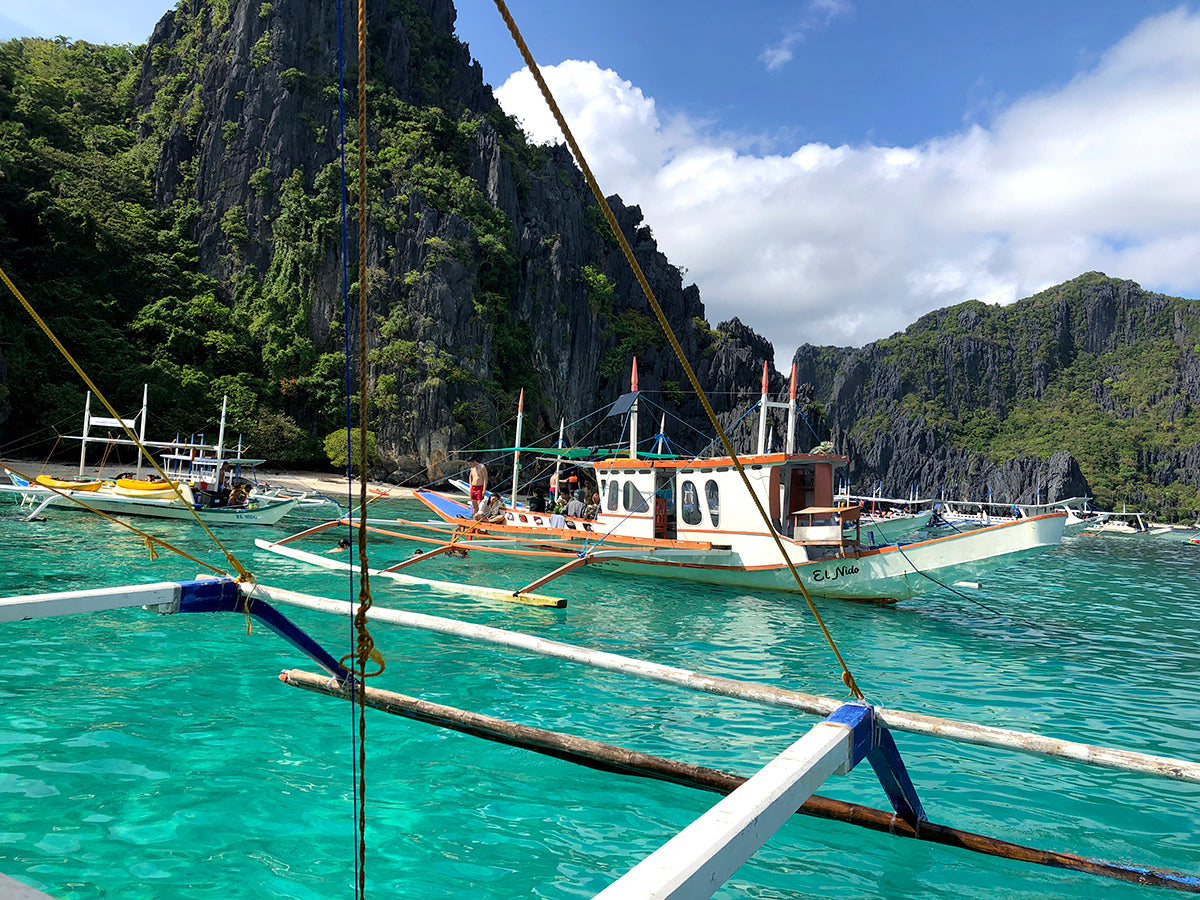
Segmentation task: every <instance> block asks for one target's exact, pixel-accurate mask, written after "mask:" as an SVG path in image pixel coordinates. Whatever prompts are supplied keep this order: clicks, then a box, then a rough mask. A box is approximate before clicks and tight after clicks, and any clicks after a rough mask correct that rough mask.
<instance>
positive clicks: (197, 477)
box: [0, 387, 324, 525]
mask: <svg viewBox="0 0 1200 900" xmlns="http://www.w3.org/2000/svg"><path fill="white" fill-rule="evenodd" d="M146 395H147V390H146V388H145V387H143V389H142V408H141V410H140V411H139V412H138V413H137V414H136V415H135V416H134V417H133V418H132V419H124V418H108V417H100V416H93V415H92V412H91V392H90V391H89V392H88V395H87V400H86V401H85V404H84V411H83V433H82V434H81V435H77V436H75V437H74V439H75V440H78V441H80V452H79V475H78V476H77V477H74V478H52V477H50V476H48V475H38V476H37V477H36V478H25V477H22V476H21V475H19V474H18V473H16V472H13V471H12V470H10V469H5V470H4V471H5V473H6V474H7V476H8V479H9V481H10V484H8V485H3V486H0V490H3V491H4V492H6V493H16V494H18V495H20V497H21V498H22V502H24V503H25V504H27V505H29V506H31V507H33V511H32V512H31V513H29V515H28V518H30V519H35V518H37V517H39V516H40V515H41V514H42V513H43V512H44V511H45V510H46V509H47V508H49V507H54V508H56V509H81V510H85V511H92V512H101V513H105V514H108V515H120V516H142V517H148V518H155V519H182V520H189V521H195V518H196V515H199V516H200V518H201V520H202V521H204V522H205V523H206V524H223V525H224V524H238V525H274V524H276V523H278V522H279V520H280V519H282V518H283V517H284V516H286V515H287V514H288V513H289V512H291V511H292V509H293V508H294V507H295V506H296V505H297V503H299V502H301V501H300V500H299V499H298V498H295V497H269V496H262V495H261V494H257V493H256V492H255V491H254V486H253V482H252V481H251V480H249V479H246V478H244V477H242V472H243V471H248V472H253V468H254V466H256V465H259V464H260V463H262V462H264V460H254V459H243V458H241V457H240V455H239V456H238V457H231V458H230V457H225V456H224V439H225V405H224V404H222V407H221V427H220V433H219V436H218V439H217V443H216V444H215V445H209V444H206V443H204V435H201V436H200V439H199V442H197V441H196V440H195V437H194V436H193V437H192V439H191V440H189V441H186V442H185V441H181V440H178V439H176V440H175V441H170V442H151V441H146V440H144V436H145V430H146V400H147V396H146ZM96 427H107V428H122V429H123V430H127V431H128V432H129V433H130V434H132V433H134V430H135V429H136V430H137V431H138V432H139V433H140V437H139V440H138V441H134V440H131V439H126V438H112V437H97V436H95V435H94V434H92V429H93V428H96ZM89 443H105V444H110V445H111V444H138V443H140V444H142V445H143V446H147V447H158V448H163V452H162V454H161V456H162V460H163V465H162V471H163V473H164V474H165V475H166V476H167V479H168V480H166V481H163V480H161V479H158V478H154V479H145V478H142V477H140V475H141V457H140V456H139V458H138V466H137V470H136V472H132V473H127V475H125V476H119V477H117V478H115V479H101V478H90V477H86V476H84V474H83V472H84V469H85V467H86V460H87V447H88V444H89ZM239 450H240V446H239ZM129 475H133V476H134V477H128V476H129ZM322 502H324V501H322Z"/></svg>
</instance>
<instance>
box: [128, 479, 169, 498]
mask: <svg viewBox="0 0 1200 900" xmlns="http://www.w3.org/2000/svg"><path fill="white" fill-rule="evenodd" d="M175 484H179V482H178V481H176V482H175ZM117 487H119V488H124V489H125V490H127V491H166V492H167V493H168V494H170V495H171V496H175V492H174V491H173V490H172V489H171V488H172V485H171V484H169V483H168V482H166V481H140V480H139V479H136V478H118V479H117Z"/></svg>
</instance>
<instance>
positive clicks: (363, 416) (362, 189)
mask: <svg viewBox="0 0 1200 900" xmlns="http://www.w3.org/2000/svg"><path fill="white" fill-rule="evenodd" d="M340 8H341V7H340V3H339V12H340ZM341 34H342V32H341V29H340V27H339V30H338V42H339V44H338V46H339V57H340V47H341V39H342V38H341ZM340 95H341V85H340V83H339V96H340ZM342 145H343V153H342V170H343V176H342V177H343V184H344V183H345V151H344V147H345V125H344V118H343V137H342ZM344 197H345V191H344V190H343V198H344ZM343 222H344V214H343ZM342 240H343V248H344V247H345V228H344V227H343V238H342ZM345 258H346V257H345V254H344V253H343V272H345V262H344V260H345ZM346 316H347V317H349V307H348V304H347V309H346ZM346 330H347V332H348V331H349V328H347V329H346ZM346 365H347V375H349V354H348V353H347V363H346ZM346 392H347V413H349V405H350V403H349V392H350V380H349V377H347V380H346ZM358 427H359V448H358V449H359V459H358V466H359V469H358V475H359V501H358V508H359V515H358V572H359V592H358V611H357V613H356V614H355V616H354V637H355V643H354V652H353V653H351V654H347V655H346V656H344V657H343V658H342V660H341V664H342V666H343V667H346V668H350V669H351V671H352V672H355V673H356V674H357V676H358V732H357V740H358V758H357V769H356V773H355V774H356V781H357V785H356V787H357V791H356V806H357V813H358V815H357V819H356V823H355V827H356V836H357V839H358V840H357V849H356V859H357V864H358V865H357V873H356V876H357V877H356V885H355V896H356V897H358V898H360V900H363V898H365V897H366V892H367V869H366V855H367V741H366V737H367V702H366V691H365V690H363V685H364V684H365V680H366V679H367V678H370V677H374V676H376V675H379V674H381V673H382V672H383V670H384V662H383V656H382V655H381V654H380V653H379V651H378V650H377V649H376V648H375V641H374V640H373V639H372V637H371V632H370V629H369V628H368V627H367V611H368V610H369V609H370V608H371V576H370V571H369V568H368V559H367V513H366V510H367V4H366V0H358ZM346 435H347V443H348V444H349V445H350V447H353V442H352V441H350V437H349V435H350V428H349V427H347V429H346ZM349 456H350V454H349V453H348V454H347V459H349ZM347 469H349V463H347ZM347 474H348V475H349V472H347ZM351 658H352V659H353V661H354V662H353V665H352V666H349V667H347V666H346V660H348V659H351ZM368 661H370V662H373V663H374V664H375V665H377V666H378V669H377V670H376V671H374V672H370V673H368V672H367V662H368ZM355 666H357V668H354V667H355Z"/></svg>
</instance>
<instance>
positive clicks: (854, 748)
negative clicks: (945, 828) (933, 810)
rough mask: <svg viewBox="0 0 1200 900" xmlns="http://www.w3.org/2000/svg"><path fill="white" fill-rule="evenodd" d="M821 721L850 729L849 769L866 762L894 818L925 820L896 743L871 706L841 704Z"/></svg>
mask: <svg viewBox="0 0 1200 900" xmlns="http://www.w3.org/2000/svg"><path fill="white" fill-rule="evenodd" d="M825 721H826V722H829V723H831V724H836V725H843V726H845V727H847V728H849V729H850V768H851V769H853V768H854V767H855V766H856V765H858V764H859V763H860V762H862V761H863V759H866V760H867V762H869V763H870V764H871V768H872V769H874V770H875V777H876V778H878V779H879V784H880V785H881V786H882V787H883V790H884V792H885V793H886V794H887V797H888V800H889V801H890V802H891V804H892V809H894V810H895V811H896V814H897V815H898V816H900V817H901V818H904V819H908V820H909V821H911V822H924V821H926V819H927V817H926V815H925V809H924V807H922V806H921V801H920V799H919V798H918V797H917V789H916V787H914V786H913V783H912V779H911V778H909V777H908V769H906V768H905V767H904V760H903V759H901V758H900V750H899V748H897V747H896V741H895V740H894V739H893V738H892V733H891V732H890V731H888V729H887V726H886V725H885V724H883V722H881V721H880V720H879V719H878V718H877V717H876V715H875V707H873V706H871V705H870V704H867V703H845V704H843V705H842V706H840V707H838V708H837V709H836V710H834V711H833V713H831V714H830V715H829V716H828V717H827V718H826V719H825Z"/></svg>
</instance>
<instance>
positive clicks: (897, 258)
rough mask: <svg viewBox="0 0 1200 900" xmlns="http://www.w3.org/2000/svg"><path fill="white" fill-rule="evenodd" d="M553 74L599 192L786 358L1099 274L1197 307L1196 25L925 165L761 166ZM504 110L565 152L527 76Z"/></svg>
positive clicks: (1127, 54) (1110, 63)
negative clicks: (632, 208) (1191, 300)
mask: <svg viewBox="0 0 1200 900" xmlns="http://www.w3.org/2000/svg"><path fill="white" fill-rule="evenodd" d="M544 72H545V75H546V78H547V80H548V82H549V84H550V86H551V89H552V90H553V91H554V92H555V95H556V97H557V99H558V101H559V103H560V104H561V105H562V107H563V110H564V112H565V114H566V116H567V120H568V122H570V123H571V127H572V129H573V131H574V133H575V136H576V138H577V139H578V140H579V142H580V144H581V146H582V147H583V150H584V153H585V154H586V155H587V157H588V161H589V163H590V164H591V166H592V168H593V171H594V172H595V173H596V176H597V178H598V179H599V181H600V184H601V187H602V188H603V189H604V190H605V191H606V192H607V193H619V194H620V195H621V196H622V197H623V198H624V199H625V201H626V202H629V203H637V204H639V205H640V206H641V207H642V210H643V212H644V213H645V215H646V221H647V224H649V225H650V226H651V227H652V228H653V230H654V234H655V237H656V238H657V239H658V241H659V245H660V247H661V248H662V249H663V251H664V252H665V253H666V254H667V255H668V257H669V258H670V259H671V261H672V262H673V263H675V264H677V265H682V266H686V267H687V268H688V270H689V277H690V278H692V279H694V280H695V281H696V283H697V284H698V285H699V286H700V288H701V291H702V296H703V299H704V303H705V306H706V308H707V310H708V316H709V320H710V321H712V322H717V321H721V320H723V319H726V318H729V317H730V316H733V315H737V316H739V317H740V318H741V319H742V320H743V321H744V322H746V323H747V324H748V325H750V326H751V327H752V328H754V329H755V330H756V331H758V332H760V333H761V334H763V335H765V336H766V337H767V338H769V339H770V340H772V341H773V342H774V343H775V347H776V350H777V352H778V355H779V358H780V360H787V359H789V358H790V355H791V353H792V351H793V349H794V348H795V347H796V346H797V345H798V344H800V343H802V342H805V341H807V342H812V343H832V344H855V345H858V344H862V343H865V342H867V341H870V340H873V339H876V338H879V337H883V336H886V335H888V334H891V333H892V332H894V331H897V330H900V329H902V328H903V327H905V326H906V325H907V324H909V323H911V322H912V321H913V320H915V319H916V318H917V317H918V316H920V315H922V314H923V313H925V312H928V311H929V310H931V309H935V308H938V307H941V306H945V305H948V304H951V303H957V302H960V301H962V300H965V299H968V298H977V299H980V300H985V301H988V302H998V303H1006V302H1011V301H1012V300H1015V299H1018V298H1020V297H1025V296H1029V295H1030V294H1033V293H1035V292H1037V291H1039V290H1041V289H1043V288H1045V287H1048V286H1050V285H1052V284H1056V283H1058V282H1061V281H1064V280H1066V279H1069V278H1072V277H1074V276H1075V275H1078V274H1080V273H1082V272H1085V271H1088V270H1091V269H1097V270H1101V271H1105V272H1108V273H1109V274H1110V275H1114V276H1120V277H1126V278H1132V279H1134V280H1136V281H1139V282H1141V283H1143V284H1144V285H1146V286H1148V287H1152V288H1155V289H1162V290H1169V291H1171V292H1174V293H1179V294H1183V295H1191V296H1195V295H1197V293H1198V292H1200V14H1196V15H1191V14H1189V13H1188V12H1187V11H1185V10H1182V9H1181V10H1177V11H1175V12H1171V13H1168V14H1166V15H1163V16H1160V17H1157V18H1154V19H1149V20H1147V21H1145V22H1143V23H1142V24H1141V25H1140V26H1139V27H1138V28H1137V29H1136V30H1134V31H1133V32H1132V33H1131V34H1130V35H1129V36H1128V37H1126V38H1125V39H1124V40H1123V41H1121V42H1120V43H1119V44H1117V45H1116V46H1115V47H1113V48H1112V49H1111V50H1110V51H1109V52H1108V53H1107V54H1106V55H1105V56H1104V57H1103V58H1102V59H1101V60H1100V61H1099V62H1098V63H1097V65H1096V66H1095V67H1094V68H1093V69H1091V70H1089V71H1087V72H1084V73H1081V74H1080V75H1078V76H1077V77H1076V78H1075V79H1074V80H1073V81H1072V82H1070V83H1069V84H1068V85H1066V86H1065V87H1062V88H1061V89H1059V90H1056V91H1054V92H1051V93H1045V94H1041V95H1036V96H1030V97H1026V98H1023V99H1020V100H1018V101H1016V102H1014V103H1012V104H1010V105H1009V106H1008V107H1007V108H1005V109H1004V110H1002V111H1001V112H999V113H998V114H997V115H996V116H995V118H994V119H993V121H992V123H991V125H990V126H989V127H988V128H983V127H980V126H974V127H971V128H969V129H967V130H965V131H963V132H960V133H957V134H952V135H947V136H943V137H938V138H935V139H931V140H929V141H927V142H925V143H923V144H920V145H918V146H914V147H877V146H869V145H868V146H860V147H848V146H842V147H829V146H826V145H824V144H807V145H804V146H801V147H797V148H796V150H795V151H794V152H793V153H791V154H788V155H768V156H756V155H752V154H748V153H746V152H742V151H740V150H739V149H738V148H737V147H736V146H735V144H734V143H733V142H732V141H727V140H720V139H715V138H712V137H709V136H707V135H706V133H705V132H704V131H703V130H702V129H701V128H700V127H698V126H696V125H694V124H692V123H689V122H687V121H686V120H682V119H676V120H671V121H666V122H664V121H662V119H661V118H660V116H659V113H658V111H657V108H656V105H655V102H654V100H653V98H648V97H646V96H644V95H643V94H642V92H641V91H640V90H638V89H637V88H636V87H635V86H633V85H632V84H630V83H629V82H627V81H624V80H622V79H621V78H620V77H619V76H617V75H616V73H614V72H612V71H609V70H603V69H600V68H599V67H598V66H596V65H595V64H594V63H583V62H575V61H568V62H565V63H562V64H561V65H558V66H553V67H548V68H547V69H545V70H544ZM497 97H498V98H499V100H500V102H501V103H502V104H503V105H504V108H505V109H506V110H507V111H508V112H510V113H512V114H514V115H516V116H517V117H518V118H519V119H521V120H522V121H523V122H524V123H525V126H526V128H527V130H528V131H529V133H530V135H531V137H532V138H533V139H534V140H538V141H548V140H560V137H559V136H558V134H557V131H556V130H555V129H554V128H553V122H552V120H551V119H550V118H549V114H548V113H544V112H542V109H543V103H542V100H541V97H540V95H539V94H537V92H536V89H534V88H533V85H532V79H530V78H529V76H528V74H527V73H517V74H515V75H513V76H512V77H511V78H510V79H509V80H508V81H507V82H506V83H505V84H504V85H503V86H502V87H501V88H500V89H499V90H498V91H497Z"/></svg>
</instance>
